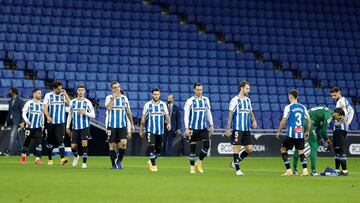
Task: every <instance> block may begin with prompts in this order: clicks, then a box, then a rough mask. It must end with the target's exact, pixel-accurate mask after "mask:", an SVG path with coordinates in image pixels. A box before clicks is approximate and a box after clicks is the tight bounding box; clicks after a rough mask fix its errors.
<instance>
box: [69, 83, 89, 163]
mask: <svg viewBox="0 0 360 203" xmlns="http://www.w3.org/2000/svg"><path fill="white" fill-rule="evenodd" d="M76 92H77V97H76V98H75V99H73V100H71V101H70V104H69V106H70V110H69V114H68V118H67V123H66V133H67V134H68V135H69V136H70V137H71V151H72V152H73V154H74V160H73V162H72V166H73V167H76V165H77V164H78V161H79V158H80V157H79V154H78V144H79V142H80V141H81V146H82V152H83V155H82V157H83V163H82V166H81V168H87V164H86V161H87V157H88V139H89V135H90V119H91V118H95V111H94V107H93V105H92V103H91V101H89V100H88V99H86V98H85V86H84V85H78V86H77V88H76ZM71 121H72V131H71V130H70V125H71Z"/></svg>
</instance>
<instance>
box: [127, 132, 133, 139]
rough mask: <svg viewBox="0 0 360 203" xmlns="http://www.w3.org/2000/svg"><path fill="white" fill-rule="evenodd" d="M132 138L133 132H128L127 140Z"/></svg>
mask: <svg viewBox="0 0 360 203" xmlns="http://www.w3.org/2000/svg"><path fill="white" fill-rule="evenodd" d="M131 138H132V135H131V132H128V134H127V139H129V140H130V139H131Z"/></svg>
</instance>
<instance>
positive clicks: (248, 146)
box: [240, 131, 253, 162]
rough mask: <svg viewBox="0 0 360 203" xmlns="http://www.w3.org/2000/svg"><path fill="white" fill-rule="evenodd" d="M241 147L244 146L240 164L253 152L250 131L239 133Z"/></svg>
mask: <svg viewBox="0 0 360 203" xmlns="http://www.w3.org/2000/svg"><path fill="white" fill-rule="evenodd" d="M240 141H241V143H240V144H241V145H242V146H245V150H244V151H243V152H241V154H240V162H241V161H243V160H244V159H245V158H246V157H248V156H249V154H250V153H251V152H252V151H253V142H252V137H251V134H250V131H245V132H241V135H240Z"/></svg>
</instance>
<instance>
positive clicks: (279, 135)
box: [276, 132, 282, 140]
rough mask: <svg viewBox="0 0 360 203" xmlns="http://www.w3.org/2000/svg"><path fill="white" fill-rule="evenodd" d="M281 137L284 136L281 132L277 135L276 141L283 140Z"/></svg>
mask: <svg viewBox="0 0 360 203" xmlns="http://www.w3.org/2000/svg"><path fill="white" fill-rule="evenodd" d="M281 136H282V134H281V132H278V133H277V134H276V139H278V140H279V139H280V138H281Z"/></svg>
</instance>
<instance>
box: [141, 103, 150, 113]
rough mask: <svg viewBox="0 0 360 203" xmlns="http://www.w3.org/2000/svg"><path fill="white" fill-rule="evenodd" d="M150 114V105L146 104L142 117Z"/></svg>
mask: <svg viewBox="0 0 360 203" xmlns="http://www.w3.org/2000/svg"><path fill="white" fill-rule="evenodd" d="M148 113H149V104H148V103H146V104H145V105H144V110H143V112H142V115H143V116H147V114H148Z"/></svg>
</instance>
